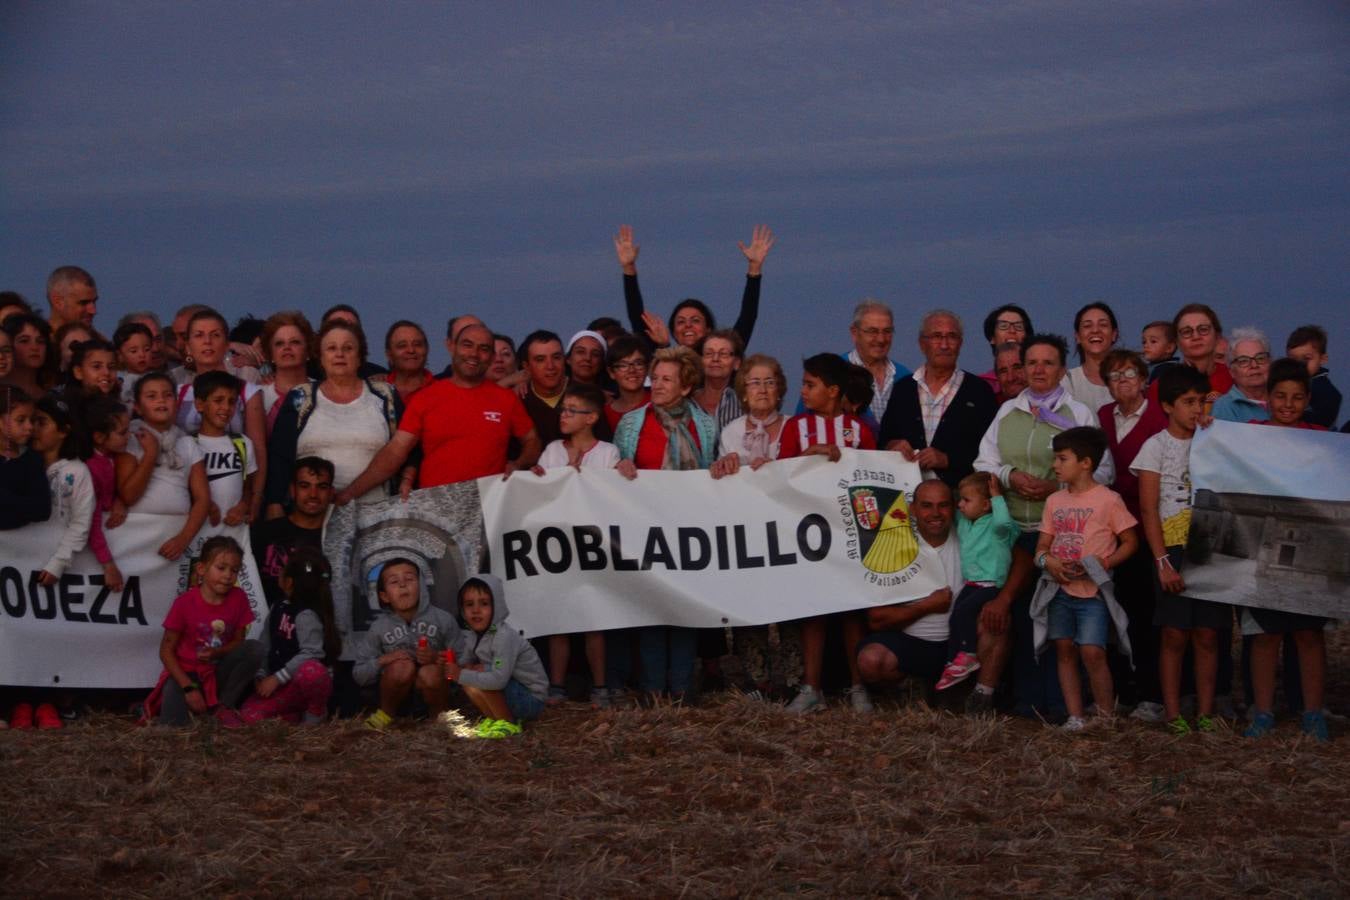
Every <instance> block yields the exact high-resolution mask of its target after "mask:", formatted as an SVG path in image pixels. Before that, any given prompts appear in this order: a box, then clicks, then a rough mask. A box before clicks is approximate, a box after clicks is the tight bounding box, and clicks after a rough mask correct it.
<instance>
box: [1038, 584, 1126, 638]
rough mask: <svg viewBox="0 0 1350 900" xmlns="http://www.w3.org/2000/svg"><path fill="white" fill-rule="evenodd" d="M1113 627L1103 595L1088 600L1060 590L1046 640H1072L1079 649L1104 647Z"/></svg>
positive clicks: (1056, 596)
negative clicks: (1085, 646) (1108, 633)
mask: <svg viewBox="0 0 1350 900" xmlns="http://www.w3.org/2000/svg"><path fill="white" fill-rule="evenodd" d="M1110 626H1111V616H1110V615H1109V614H1108V613H1107V611H1106V601H1105V600H1103V599H1102V597H1101V595H1100V594H1098V595H1097V596H1096V597H1088V598H1083V597H1072V596H1070V595H1068V594H1066V593H1064V590H1063V589H1060V590H1059V591H1056V592H1055V598H1054V599H1053V600H1051V601H1050V610H1049V617H1048V622H1047V633H1046V638H1047V639H1049V640H1052V641H1067V640H1072V641H1073V642H1074V643H1075V644H1078V645H1079V646H1084V645H1088V646H1094V647H1105V646H1106V635H1107V632H1108V631H1109V630H1110Z"/></svg>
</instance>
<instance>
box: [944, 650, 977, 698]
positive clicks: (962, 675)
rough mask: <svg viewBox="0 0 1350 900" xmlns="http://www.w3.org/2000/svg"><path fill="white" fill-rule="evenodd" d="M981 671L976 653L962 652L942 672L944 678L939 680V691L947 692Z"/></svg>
mask: <svg viewBox="0 0 1350 900" xmlns="http://www.w3.org/2000/svg"><path fill="white" fill-rule="evenodd" d="M979 670H980V658H979V657H978V656H976V655H975V654H974V653H967V652H965V651H964V650H962V651H961V652H960V653H958V654H956V658H955V659H953V660H952V661H951V662H949V663H947V665H946V666H945V667H944V668H943V670H942V677H941V678H939V679H938V683H937V689H938V690H939V691H945V690H946V689H947V688H949V687H951V686H952V685H955V684H960V683H961V682H963V681H965V680H966V679H967V678H969V677H970V676H971V675H974V674H975V673H976V672H978V671H979Z"/></svg>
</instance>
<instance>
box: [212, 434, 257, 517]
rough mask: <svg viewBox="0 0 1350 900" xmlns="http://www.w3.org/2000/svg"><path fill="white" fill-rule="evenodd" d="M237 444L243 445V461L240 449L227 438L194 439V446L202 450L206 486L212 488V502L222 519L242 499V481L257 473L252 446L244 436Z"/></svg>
mask: <svg viewBox="0 0 1350 900" xmlns="http://www.w3.org/2000/svg"><path fill="white" fill-rule="evenodd" d="M239 440H241V441H243V444H244V456H245V459H243V460H241V459H240V458H239V448H238V447H236V446H235V444H234V441H233V440H232V439H231V438H230V436H229V435H220V436H219V437H207V436H206V435H203V434H199V435H197V446H198V447H200V448H201V449H202V459H203V461H204V462H205V463H206V483H207V484H208V485H209V486H210V488H211V502H212V503H214V504H215V505H216V508H217V509H219V510H220V514H221V515H222V516H223V515H225V513H227V512H229V510H230V508H231V507H233V506H235V505H236V504H238V503H239V500H240V499H241V498H242V497H243V496H244V479H245V478H246V477H247V476H249V475H252V474H253V473H254V472H256V471H258V456H257V454H256V453H254V452H253V442H252V441H250V440H249V439H248V436H247V435H240V436H239Z"/></svg>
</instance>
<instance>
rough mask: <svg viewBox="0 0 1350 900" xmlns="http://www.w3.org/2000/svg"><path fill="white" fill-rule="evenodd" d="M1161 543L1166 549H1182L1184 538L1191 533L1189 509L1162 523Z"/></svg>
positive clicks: (1184, 542)
mask: <svg viewBox="0 0 1350 900" xmlns="http://www.w3.org/2000/svg"><path fill="white" fill-rule="evenodd" d="M1162 527H1163V543H1164V544H1166V545H1167V546H1168V547H1184V546H1185V545H1186V536H1187V535H1189V534H1190V533H1191V509H1190V507H1189V506H1188V507H1186V508H1185V509H1183V510H1182V511H1181V512H1179V513H1177V514H1176V515H1174V516H1169V517H1168V518H1167V520H1166V521H1164V522H1163V523H1162Z"/></svg>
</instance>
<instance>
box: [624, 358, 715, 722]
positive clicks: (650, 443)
mask: <svg viewBox="0 0 1350 900" xmlns="http://www.w3.org/2000/svg"><path fill="white" fill-rule="evenodd" d="M650 377H651V390H652V399H651V402H650V403H648V404H646V405H645V406H640V407H638V408H637V409H635V410H633V411H632V412H630V413H628V414H627V415H625V416H624V417H623V418H622V419H620V420H619V427H618V428H617V429H616V430H615V434H614V444H615V446H617V447H618V448H619V455H620V456H621V457H622V459H621V460H620V462H619V465H618V469H619V472H620V473H621V474H622V475H623V476H624V477H625V478H630V479H631V478H636V477H637V473H638V470H639V469H662V470H666V471H688V470H691V469H706V468H708V467H709V466H711V465H712V462H713V457H714V456H715V455H716V453H717V422H716V421H714V420H713V418H712V416H709V415H708V414H707V413H705V412H704V411H703V410H702V409H700V408H699V406H698V404H697V403H694V402H693V401H692V400H690V399H689V395H690V394H691V393H692V392H693V390H694V388H695V387H697V386H698V384H699V382H700V381H701V379H702V377H703V373H702V369H701V367H700V360H699V357H698V354H696V353H694V351H692V350H690V349H689V348H688V347H664V348H662V349H660V350H657V351H656V353H655V355H654V356H653V357H652V367H651V375H650ZM697 634H698V632H697V631H695V630H694V629H692V628H674V627H666V626H663V625H655V626H649V627H646V628H639V629H638V647H639V653H640V655H641V658H642V679H641V681H640V686H641V688H642V690H643V692H644V693H648V694H659V693H661V692H662V691H665V690H669V691H670V695H671V697H672V698H673V699H676V700H679V699H683V697H684V695H685V693H686V692H687V691H688V690H689V680H690V676H691V675H692V674H693V671H694V654H695V648H696V646H697ZM616 650H617V652H616V653H612V654H608V657H609V659H611V660H618V659H619V658H623V656H624V654H623V650H622V648H621V647H620V648H616ZM614 674H615V675H616V676H618V677H617V678H615V677H607V680H608V681H609V683H610V685H611V686H615V685H619V684H622V683H623V682H624V680H625V679H624V677H623V673H622V672H621V671H618V670H615V672H614Z"/></svg>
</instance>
